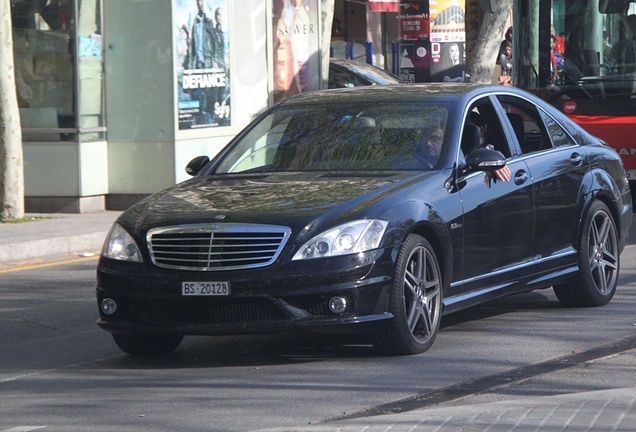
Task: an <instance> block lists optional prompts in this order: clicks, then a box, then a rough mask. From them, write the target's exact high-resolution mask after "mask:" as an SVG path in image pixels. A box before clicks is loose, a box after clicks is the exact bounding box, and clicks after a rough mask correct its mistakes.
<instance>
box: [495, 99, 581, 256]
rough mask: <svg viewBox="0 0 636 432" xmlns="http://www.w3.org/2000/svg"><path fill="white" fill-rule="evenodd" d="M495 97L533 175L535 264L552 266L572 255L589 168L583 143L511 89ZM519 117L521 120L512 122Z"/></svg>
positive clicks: (533, 246) (533, 245)
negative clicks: (516, 95)
mask: <svg viewBox="0 0 636 432" xmlns="http://www.w3.org/2000/svg"><path fill="white" fill-rule="evenodd" d="M498 99H499V102H500V103H501V105H502V107H503V109H504V111H505V112H506V117H507V119H510V122H509V123H508V127H510V128H511V129H512V130H514V131H515V137H516V139H517V143H518V145H519V149H520V151H521V156H522V159H523V160H524V161H525V163H526V164H527V167H528V171H529V174H530V175H531V176H532V178H533V180H534V210H535V229H534V231H535V235H534V240H533V244H532V249H533V255H534V257H535V258H534V259H535V261H536V264H538V265H539V267H545V266H550V267H552V266H554V264H555V263H554V261H555V260H565V261H567V260H568V259H570V260H571V259H572V254H573V253H574V243H575V242H576V235H577V233H576V229H577V227H578V218H579V214H578V208H577V203H578V202H579V194H580V191H581V182H582V181H583V178H584V175H585V173H586V172H587V170H588V160H587V154H586V151H585V148H583V147H580V146H578V145H577V144H576V143H575V141H574V140H573V139H572V137H571V136H570V135H569V134H568V133H567V132H566V131H565V129H563V128H562V127H561V126H560V125H559V123H558V122H557V121H556V120H555V119H554V118H552V117H551V116H550V115H549V114H548V113H547V112H545V111H543V110H542V109H540V108H538V107H537V106H536V105H534V104H533V103H531V102H530V101H528V100H525V99H523V98H520V97H515V96H509V95H506V96H499V97H498ZM519 117H521V120H522V126H521V127H520V126H514V123H515V121H518V119H519ZM515 118H516V119H517V120H515Z"/></svg>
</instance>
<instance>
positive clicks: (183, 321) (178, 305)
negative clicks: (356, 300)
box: [117, 293, 353, 326]
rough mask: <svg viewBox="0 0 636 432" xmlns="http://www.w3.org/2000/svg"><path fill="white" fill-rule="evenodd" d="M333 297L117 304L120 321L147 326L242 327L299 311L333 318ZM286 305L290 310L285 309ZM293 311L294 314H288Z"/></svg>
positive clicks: (350, 308)
mask: <svg viewBox="0 0 636 432" xmlns="http://www.w3.org/2000/svg"><path fill="white" fill-rule="evenodd" d="M345 295H346V297H347V300H348V305H349V306H348V307H347V310H346V313H348V314H350V313H353V294H352V293H347V294H345ZM330 297H331V296H325V295H320V294H319V295H313V296H301V297H285V298H281V299H280V300H282V303H281V302H280V301H278V300H275V299H272V298H267V297H251V298H235V299H221V298H187V299H186V298H182V299H173V298H170V299H165V298H164V299H162V298H155V299H130V300H127V301H125V300H118V301H117V303H118V304H119V305H120V306H121V307H120V308H119V309H118V312H117V313H118V317H119V318H120V319H124V320H134V321H136V322H139V323H142V324H146V325H158V326H175V325H176V326H182V325H232V324H235V325H239V326H242V325H244V324H253V323H263V324H265V323H270V322H274V321H284V320H291V319H294V318H297V317H298V315H297V313H298V311H300V310H302V311H304V312H305V313H306V314H307V316H311V317H325V316H333V314H332V313H331V312H329V308H328V306H327V305H328V301H329V300H328V299H329V298H330ZM282 304H286V305H287V306H282ZM290 308H293V309H294V312H295V313H293V314H292V313H289V310H290Z"/></svg>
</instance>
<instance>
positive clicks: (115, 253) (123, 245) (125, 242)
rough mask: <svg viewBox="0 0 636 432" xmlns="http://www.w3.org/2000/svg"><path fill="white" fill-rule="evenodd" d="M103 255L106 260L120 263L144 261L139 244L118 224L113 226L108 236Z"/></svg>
mask: <svg viewBox="0 0 636 432" xmlns="http://www.w3.org/2000/svg"><path fill="white" fill-rule="evenodd" d="M102 255H103V256H104V257H106V258H110V259H114V260H120V261H132V262H141V261H142V259H141V253H139V247H137V243H135V240H133V238H132V236H131V235H130V234H128V232H127V231H126V230H125V229H124V228H123V227H122V226H121V225H119V224H118V223H116V224H114V225H113V226H112V228H111V229H110V232H109V233H108V236H106V241H105V242H104V248H103V250H102Z"/></svg>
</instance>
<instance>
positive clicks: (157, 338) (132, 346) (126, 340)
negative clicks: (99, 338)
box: [112, 333, 183, 356]
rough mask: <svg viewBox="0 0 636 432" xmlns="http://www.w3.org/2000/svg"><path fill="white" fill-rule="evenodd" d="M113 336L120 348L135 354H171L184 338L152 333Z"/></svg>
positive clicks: (115, 334)
mask: <svg viewBox="0 0 636 432" xmlns="http://www.w3.org/2000/svg"><path fill="white" fill-rule="evenodd" d="M112 336H113V339H114V340H115V343H116V344H117V346H118V347H119V349H120V350H122V351H123V352H125V353H127V354H130V355H134V356H151V355H161V354H169V353H171V352H172V351H174V350H175V349H177V347H178V346H179V344H181V341H182V340H183V335H161V334H152V333H113V334H112Z"/></svg>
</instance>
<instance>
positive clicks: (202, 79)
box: [173, 0, 230, 130]
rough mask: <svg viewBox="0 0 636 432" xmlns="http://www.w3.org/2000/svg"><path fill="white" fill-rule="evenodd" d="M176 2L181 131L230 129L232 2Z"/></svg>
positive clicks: (176, 62)
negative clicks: (230, 18)
mask: <svg viewBox="0 0 636 432" xmlns="http://www.w3.org/2000/svg"><path fill="white" fill-rule="evenodd" d="M173 1H174V9H173V22H174V27H175V28H174V31H173V39H174V52H175V69H176V77H177V89H178V113H179V130H187V129H199V128H213V127H219V126H229V125H230V62H229V29H228V21H227V17H228V3H229V0H173Z"/></svg>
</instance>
